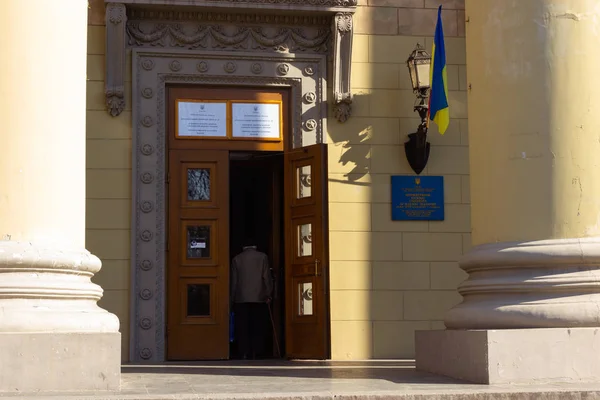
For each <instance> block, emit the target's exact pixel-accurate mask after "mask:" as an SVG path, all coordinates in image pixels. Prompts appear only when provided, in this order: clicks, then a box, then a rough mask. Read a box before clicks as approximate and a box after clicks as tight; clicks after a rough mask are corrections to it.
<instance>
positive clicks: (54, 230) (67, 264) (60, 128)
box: [0, 0, 120, 392]
mask: <svg viewBox="0 0 600 400" xmlns="http://www.w3.org/2000/svg"><path fill="white" fill-rule="evenodd" d="M87 8H88V3H87V1H85V0H61V1H60V4H58V3H57V2H52V1H47V0H3V1H1V2H0V38H2V39H1V41H0V53H1V54H2V62H1V63H0V93H2V96H1V97H0V124H1V125H2V129H0V392H1V391H19V392H23V391H38V390H42V391H43V390H83V389H86V390H89V389H94V390H102V389H115V388H118V385H119V372H118V371H119V368H120V365H119V364H120V334H119V333H118V330H119V321H118V319H117V317H116V316H114V315H112V314H110V313H108V312H106V311H105V310H103V309H101V308H99V307H98V306H97V304H96V303H97V301H98V300H99V299H100V298H101V297H102V289H101V288H100V287H99V286H98V285H96V284H93V283H92V282H91V280H90V278H91V277H92V276H93V275H94V274H95V273H97V272H98V271H99V270H100V266H101V263H100V260H99V259H98V258H97V257H95V256H93V255H92V254H90V253H89V252H87V251H86V250H85V190H86V189H85V185H86V183H85V152H86V145H85V114H86V110H85V109H86V106H85V104H86V53H87V51H86V48H87V11H88V10H87ZM102 374H104V375H105V377H104V378H102Z"/></svg>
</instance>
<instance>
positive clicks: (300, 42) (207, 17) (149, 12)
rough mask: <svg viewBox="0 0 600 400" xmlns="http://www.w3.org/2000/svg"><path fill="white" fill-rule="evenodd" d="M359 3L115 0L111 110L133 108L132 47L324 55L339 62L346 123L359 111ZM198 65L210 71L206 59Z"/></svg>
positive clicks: (109, 20)
mask: <svg viewBox="0 0 600 400" xmlns="http://www.w3.org/2000/svg"><path fill="white" fill-rule="evenodd" d="M356 6H357V0H121V1H120V2H111V1H108V0H107V1H106V79H105V94H106V106H107V110H108V112H109V113H110V114H111V115H112V116H113V117H116V116H118V115H119V114H121V112H122V111H123V110H124V109H125V76H126V71H125V68H126V64H127V49H140V50H143V49H146V50H149V49H152V50H154V51H157V50H160V49H164V51H167V52H168V51H171V50H184V51H189V52H190V54H196V55H199V56H201V55H203V54H207V55H211V54H218V53H220V52H223V51H227V52H232V51H233V52H238V51H239V52H244V53H253V54H257V55H261V56H265V57H273V56H277V55H278V54H282V53H283V54H290V55H294V54H298V55H304V54H311V53H312V54H315V53H316V54H324V55H327V56H328V57H330V59H331V60H332V61H333V62H332V65H333V71H332V72H333V73H331V74H327V75H328V76H331V77H332V78H333V82H331V83H330V84H328V86H329V85H330V86H332V87H333V115H334V117H335V118H336V119H337V120H338V121H339V122H345V121H346V120H347V119H348V118H349V117H350V115H351V112H352V93H351V91H350V73H351V71H350V67H351V58H352V35H353V15H354V12H355V10H356ZM259 10H260V12H259ZM174 67H176V65H174ZM258 68H259V67H258V66H257V67H256V68H255V69H253V70H252V71H253V73H254V74H256V71H258ZM198 71H199V72H198V73H203V71H201V69H200V65H198ZM204 72H206V71H204ZM279 72H280V73H279V74H280V75H281V71H279Z"/></svg>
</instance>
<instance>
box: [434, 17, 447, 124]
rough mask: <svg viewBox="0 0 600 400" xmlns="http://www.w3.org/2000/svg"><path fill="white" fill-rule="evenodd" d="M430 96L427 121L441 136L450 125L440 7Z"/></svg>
mask: <svg viewBox="0 0 600 400" xmlns="http://www.w3.org/2000/svg"><path fill="white" fill-rule="evenodd" d="M431 54H432V56H431V70H430V71H431V72H430V75H431V77H430V83H431V94H430V96H429V119H430V120H431V121H433V122H435V123H436V124H437V126H438V128H439V131H440V133H441V134H442V135H443V134H444V133H445V132H446V129H448V124H449V123H450V107H449V106H448V75H447V73H446V47H445V46H444V29H443V28H442V6H440V8H439V9H438V20H437V25H436V27H435V37H434V39H433V51H432V52H431Z"/></svg>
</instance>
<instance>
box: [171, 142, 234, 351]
mask: <svg viewBox="0 0 600 400" xmlns="http://www.w3.org/2000/svg"><path fill="white" fill-rule="evenodd" d="M228 219H229V152H228V151H226V150H210V151H208V150H171V151H169V221H168V224H169V236H168V249H167V250H168V264H167V285H168V286H167V296H168V298H167V305H168V314H167V358H168V359H169V360H215V359H227V358H228V357H229V340H228V339H229V304H228V303H229V221H228Z"/></svg>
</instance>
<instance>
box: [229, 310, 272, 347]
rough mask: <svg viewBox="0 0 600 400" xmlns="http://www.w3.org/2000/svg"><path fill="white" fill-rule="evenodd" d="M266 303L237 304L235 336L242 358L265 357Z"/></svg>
mask: <svg viewBox="0 0 600 400" xmlns="http://www.w3.org/2000/svg"><path fill="white" fill-rule="evenodd" d="M266 307H267V304H266V303H235V307H234V311H235V331H236V332H235V336H236V340H237V342H238V351H239V352H240V357H244V358H256V357H262V356H263V355H264V347H265V335H266V320H265V313H266V312H267V310H266Z"/></svg>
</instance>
